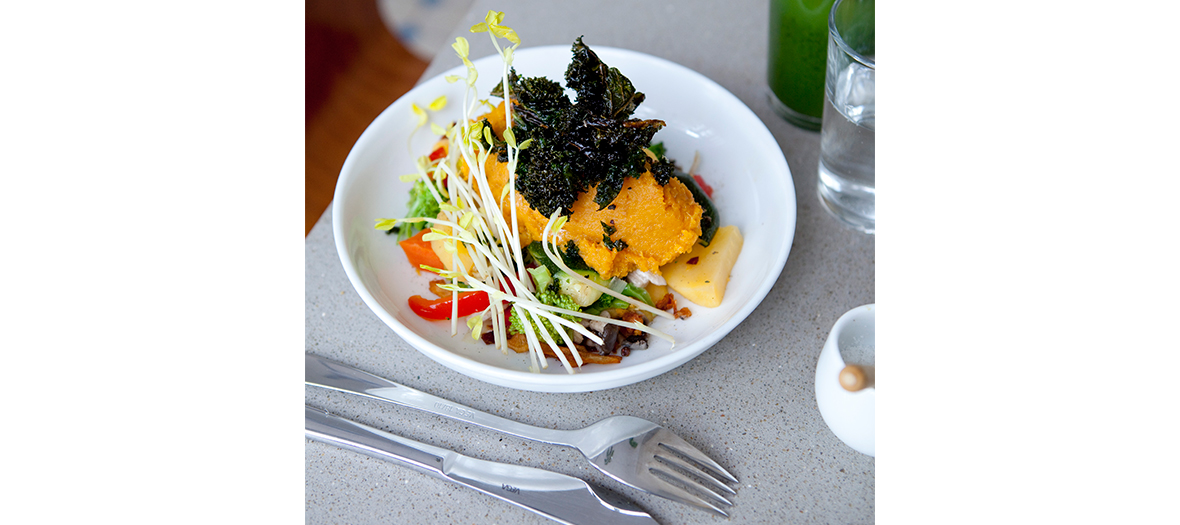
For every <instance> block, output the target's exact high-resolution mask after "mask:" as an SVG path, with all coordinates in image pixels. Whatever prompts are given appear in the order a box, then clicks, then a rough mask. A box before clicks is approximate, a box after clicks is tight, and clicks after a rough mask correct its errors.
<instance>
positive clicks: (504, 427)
mask: <svg viewBox="0 0 1180 525" xmlns="http://www.w3.org/2000/svg"><path fill="white" fill-rule="evenodd" d="M305 366H306V367H305V370H304V371H305V378H304V381H305V382H306V383H307V384H309V385H314V386H319V387H323V388H329V389H332V390H339V391H341V392H347V393H351V394H357V395H361V396H365V397H370V398H373V399H377V400H381V401H388V402H390V403H394V404H396V405H401V406H405V407H410V408H416V409H418V410H422V411H425V412H430V413H431V414H437V415H440V416H444V417H449V418H451V419H457V420H459V421H465V422H467V423H471V424H473V425H479V426H481V427H484V428H488V429H491V430H495V431H497V432H503V433H505V434H511V435H513V436H517V437H521V438H524V439H530V440H533V441H541V442H543V443H550V444H553V445H562V446H567V447H574V448H577V445H576V444H575V437H576V435H575V434H573V432H571V431H568V430H555V429H549V428H540V427H534V426H532V425H526V424H524V423H520V422H517V421H512V420H510V419H504V418H502V417H500V416H495V415H492V414H488V413H487V412H480V411H479V410H475V409H473V408H470V407H467V406H464V405H461V404H459V403H456V402H454V401H450V400H447V399H443V398H441V397H436V396H432V395H430V394H427V393H426V392H422V391H420V390H414V389H413V388H410V387H408V386H405V385H401V384H398V383H394V382H393V381H390V380H388V379H385V378H383V377H379V376H375V375H373V374H370V373H368V372H364V371H361V370H357V369H355V368H353V367H351V366H348V365H345V364H342V363H337V362H335V361H332V360H329V359H324V358H322V357H319V356H314V355H311V354H306V365H305Z"/></svg>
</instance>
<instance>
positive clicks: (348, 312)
mask: <svg viewBox="0 0 1180 525" xmlns="http://www.w3.org/2000/svg"><path fill="white" fill-rule="evenodd" d="M489 8H490V9H496V10H502V11H506V12H507V17H506V19H505V24H506V25H508V26H511V27H512V28H514V29H515V30H516V31H517V32H518V33H519V34H520V35H521V37H522V40H523V41H524V44H523V45H524V46H525V47H527V46H539V45H550V44H569V43H570V42H572V41H573V40H574V39H575V38H577V37H578V36H580V35H586V36H587V38H588V39H590V38H592V40H590V41H591V42H593V44H592V45H603V46H613V47H621V48H627V49H633V50H636V51H640V52H643V53H647V54H650V55H654V56H658V57H663V58H666V59H668V60H671V61H673V62H677V63H679V64H682V65H684V66H687V67H689V68H691V69H693V70H696V71H697V72H699V73H701V74H703V75H705V76H707V77H709V78H711V79H713V80H715V81H717V82H718V83H720V84H721V85H722V86H724V87H725V88H726V89H728V90H729V91H730V92H732V93H733V94H734V95H736V96H737V97H738V98H740V99H741V100H742V102H744V103H745V104H746V105H747V106H749V107H750V109H752V110H753V111H754V113H756V114H757V115H758V117H759V118H761V119H762V121H763V122H764V123H765V124H766V126H767V127H768V128H769V129H770V131H771V132H772V133H773V134H774V136H775V138H777V139H778V143H779V146H780V147H781V148H782V150H783V153H784V154H785V155H786V158H787V162H788V164H789V165H790V167H791V173H792V176H793V178H794V183H795V192H796V194H797V195H798V222H797V225H796V231H795V239H794V244H793V246H792V247H791V253H790V257H789V258H788V259H787V263H786V266H785V267H784V268H783V272H782V275H781V276H780V277H779V279H778V282H777V283H776V284H775V286H774V288H773V289H771V290H770V293H769V294H768V295H767V296H766V299H765V300H764V301H763V302H762V304H761V305H760V306H759V307H758V308H757V309H755V310H754V312H753V313H752V314H751V315H750V316H749V317H748V318H747V319H746V320H745V322H743V323H742V324H741V325H739V326H738V327H737V328H736V329H734V330H733V332H731V333H730V334H729V335H728V336H726V337H725V338H724V339H722V340H721V341H720V342H718V343H717V344H716V345H715V346H714V347H713V348H711V349H709V350H708V351H706V352H705V353H704V354H702V355H700V356H699V357H697V358H696V359H693V360H692V361H690V362H688V363H687V364H685V365H684V366H681V367H680V368H677V369H675V370H673V371H671V372H668V373H666V374H663V375H661V376H657V377H654V378H652V379H648V380H646V381H642V382H640V383H637V384H633V385H630V386H625V387H621V388H616V389H611V390H606V391H601V392H588V393H580V394H543V393H536V392H526V391H519V390H511V389H507V388H503V387H499V386H493V385H490V384H487V383H483V382H480V381H477V380H475V379H471V378H468V377H466V376H463V375H460V374H458V373H457V372H452V371H451V370H449V369H447V368H444V367H443V366H441V365H439V364H437V363H435V362H434V361H432V360H430V359H428V358H427V357H425V356H423V355H421V354H419V353H418V352H417V351H416V350H414V349H413V348H412V347H410V346H409V345H408V344H407V343H406V342H405V341H403V340H402V339H401V338H399V337H398V336H397V335H396V334H394V332H393V331H392V330H391V329H389V328H388V327H386V326H385V324H383V323H382V322H381V321H380V320H379V319H378V318H377V316H376V315H374V314H373V313H372V312H371V311H370V310H369V309H368V307H366V306H365V305H364V303H362V301H361V299H360V297H359V296H358V295H357V294H356V292H355V291H354V290H353V288H352V285H351V284H349V282H348V278H347V277H346V276H345V274H344V270H343V268H342V267H341V264H340V261H339V259H338V258H337V256H336V251H335V246H334V243H333V239H332V224H331V209H329V210H328V212H327V213H325V214H324V216H323V217H322V218H321V219H320V221H319V222H318V223H317V224H316V226H315V227H314V228H313V229H312V231H311V233H310V234H309V235H308V237H307V241H306V243H307V244H306V265H307V267H306V280H307V282H306V286H307V288H306V293H307V305H306V331H307V334H306V351H307V352H309V353H313V354H317V355H322V356H326V357H330V358H333V359H336V360H339V361H342V362H345V363H348V364H351V365H354V366H357V367H359V368H362V369H364V370H367V371H369V372H372V373H375V374H378V375H381V376H385V377H389V378H391V379H393V380H395V381H398V382H400V383H403V384H405V385H408V386H410V387H413V388H417V389H419V390H423V391H425V392H429V393H431V394H435V395H438V396H441V397H445V398H449V399H451V400H454V401H457V402H459V403H463V404H466V405H468V406H472V407H475V408H478V409H481V410H485V411H488V412H492V413H495V414H499V415H502V416H506V417H509V418H512V419H517V420H519V421H522V422H525V423H528V424H532V425H537V426H543V427H551V428H561V429H571V428H580V427H582V426H585V425H588V424H590V423H593V422H595V421H597V420H599V419H602V418H604V417H607V416H610V415H633V416H638V417H643V418H647V419H650V420H653V421H655V422H657V423H660V424H661V425H663V426H665V427H666V428H668V429H670V430H672V431H673V432H675V433H676V434H679V435H680V436H681V437H683V438H684V439H686V440H687V441H688V442H689V443H691V444H693V445H695V446H697V448H699V449H701V450H702V451H705V452H706V453H708V454H709V455H710V456H711V457H713V458H714V459H715V460H717V461H718V462H719V463H721V465H723V466H724V467H726V468H727V469H729V471H730V472H732V473H734V474H735V475H736V476H737V477H738V478H739V479H740V480H741V483H740V484H739V485H738V486H737V496H736V497H734V498H732V499H733V501H734V504H735V506H734V507H733V508H732V511H731V518H730V520H728V521H729V522H732V523H872V522H873V521H874V508H875V505H874V492H875V464H874V460H873V458H871V457H868V456H865V455H863V454H860V453H858V452H856V451H854V450H852V449H851V448H849V447H848V446H847V445H845V444H844V443H843V442H841V441H840V440H839V439H837V438H836V436H835V435H833V434H832V432H831V431H830V430H829V429H828V427H827V426H826V425H825V424H824V422H823V419H822V418H821V417H820V414H819V410H818V409H817V407H816V402H815V390H814V383H815V381H814V376H815V366H816V361H817V359H818V358H819V353H820V349H821V347H822V346H823V343H824V340H825V339H826V337H827V333H828V330H829V329H830V328H831V326H832V324H833V323H835V321H836V319H837V318H838V317H839V316H840V315H841V314H843V313H844V312H845V311H847V310H849V309H851V308H853V307H856V306H859V305H862V304H868V303H874V302H875V293H874V286H875V270H874V268H875V261H874V246H875V242H874V238H873V237H872V236H866V235H862V234H859V233H856V232H853V231H850V230H846V229H844V228H842V227H840V226H839V225H838V224H837V223H836V221H835V219H833V218H831V217H829V216H828V215H827V214H826V213H825V212H824V211H823V209H822V208H821V207H820V204H819V202H818V200H817V198H816V196H815V186H816V180H815V173H816V164H817V160H818V155H819V134H818V133H816V132H810V131H803V130H800V129H797V128H794V127H792V126H791V125H789V124H787V123H786V122H785V121H783V120H781V119H780V118H778V117H777V116H776V115H775V114H774V113H773V112H772V111H771V109H770V106H769V105H768V104H767V101H766V97H765V79H766V71H765V70H766V67H765V62H766V41H767V38H766V31H767V23H766V16H767V11H768V9H767V4H766V2H745V1H743V2H709V1H703V0H697V1H684V2H623V1H594V2H542V1H530V2H503V1H500V2H487V1H482V0H477V1H476V2H475V3H474V5H473V6H472V8H471V10H470V11H469V12H468V13H467V15H466V17H465V19H464V20H463V21H462V22H461V23H460V24H459V25H458V26H457V27H456V29H455V31H454V34H453V35H452V38H451V40H453V37H454V36H460V35H467V28H468V27H470V26H471V25H473V24H476V23H478V22H480V21H482V19H483V15H484V14H485V13H486V12H487V11H488V9H489ZM470 40H471V43H472V51H471V55H472V56H473V57H481V56H487V55H490V54H492V53H493V50H492V49H491V44H490V43H489V42H488V41H487V40H486V39H483V38H479V39H476V38H472V39H470ZM452 58H453V57H452V56H451V53H450V49H449V48H448V49H446V50H445V51H444V52H441V53H440V55H439V58H438V59H437V60H435V61H434V62H433V63H432V64H431V65H430V67H429V68H428V69H427V70H426V72H425V74H424V75H423V78H430V77H433V76H435V75H437V74H438V73H440V72H441V71H443V70H445V69H448V68H450V67H453V66H454V65H456V62H455V60H452ZM392 102H393V101H392V100H391V101H390V103H392ZM306 390H307V393H306V400H307V403H308V404H309V405H312V406H316V407H319V408H323V409H325V410H328V411H329V412H332V413H335V414H339V415H342V416H345V417H348V418H351V419H354V420H356V421H359V422H362V423H365V424H368V425H371V426H375V427H377V428H380V429H383V430H387V431H390V432H393V433H395V434H399V435H402V436H405V437H408V438H411V439H415V440H419V441H423V442H426V443H430V444H432V445H436V446H440V447H444V448H449V449H452V450H455V451H457V452H459V453H462V454H465V455H469V456H473V457H476V458H480V459H487V460H492V461H502V462H508V463H515V464H520V465H528V466H532V467H538V468H545V469H548V470H553V471H557V472H562V473H566V474H570V475H573V476H578V477H580V478H582V479H585V480H588V481H590V482H593V483H597V484H599V485H602V486H605V487H609V488H611V489H614V490H616V491H618V492H620V493H621V494H623V495H625V496H627V497H629V498H630V499H632V500H633V501H635V502H637V503H638V504H639V505H640V506H642V507H643V508H644V509H646V510H647V511H648V512H650V513H651V514H652V515H653V516H654V517H655V518H656V519H657V520H658V521H660V523H665V524H681V523H725V522H727V520H725V519H724V518H720V517H716V516H714V515H712V514H709V513H707V512H704V511H702V510H699V509H697V508H695V507H689V506H686V505H681V504H678V503H673V502H670V501H667V500H663V499H662V498H657V497H653V496H648V495H646V494H643V493H641V492H639V491H637V490H633V489H631V488H629V487H626V486H623V485H621V484H619V483H616V482H614V481H613V480H610V479H609V478H607V477H606V476H604V475H602V474H600V473H599V472H597V471H596V470H594V469H593V468H592V467H589V466H588V465H587V464H585V462H584V460H583V459H582V456H581V455H580V454H579V453H578V452H577V451H576V450H573V449H566V448H560V447H553V446H548V445H542V444H537V443H533V442H529V441H525V440H521V439H518V438H513V437H507V436H505V435H502V434H498V433H495V432H492V431H490V430H484V429H482V428H479V427H474V426H471V425H467V424H464V423H458V422H455V421H451V420H447V419H443V418H440V417H437V416H431V415H428V414H425V413H420V412H418V411H415V410H411V409H406V408H400V407H395V406H391V405H388V404H382V403H378V402H376V401H371V400H366V399H361V398H357V397H355V396H347V395H345V394H339V393H335V392H326V391H322V390H319V389H315V388H311V387H308V388H307V389H306ZM525 407H527V410H526V409H525ZM306 497H307V500H306V505H307V506H306V521H307V522H308V523H348V524H363V523H391V524H392V523H399V524H400V523H406V524H410V523H431V524H433V523H500V524H512V523H552V522H550V521H549V520H546V519H544V518H541V517H539V516H537V515H535V514H532V513H530V512H527V511H524V510H521V509H518V508H516V507H514V506H512V505H509V504H507V503H503V502H501V501H499V500H496V499H493V498H491V497H488V496H485V495H483V494H480V493H477V492H474V491H471V490H468V489H465V488H462V487H459V486H457V485H454V484H450V483H446V482H443V481H439V480H436V479H434V478H430V477H427V476H425V475H422V474H419V473H417V472H414V471H411V470H408V469H405V468H401V467H398V466H396V465H394V464H392V463H388V462H383V461H380V460H376V459H372V458H369V457H367V456H362V455H360V454H357V453H354V452H349V451H344V450H341V449H337V448H333V447H331V446H329V445H325V444H322V443H318V442H311V441H309V442H307V445H306Z"/></svg>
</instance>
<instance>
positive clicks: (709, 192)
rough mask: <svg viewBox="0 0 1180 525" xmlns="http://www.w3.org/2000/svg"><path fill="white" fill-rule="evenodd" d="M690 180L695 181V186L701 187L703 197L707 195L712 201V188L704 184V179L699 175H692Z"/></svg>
mask: <svg viewBox="0 0 1180 525" xmlns="http://www.w3.org/2000/svg"><path fill="white" fill-rule="evenodd" d="M692 178H694V179H696V181H697V185H698V186H700V187H701V190H702V191H704V192H705V195H708V196H709V198H710V199H712V198H713V187H712V186H710V185H708V184H705V179H704V178H703V177H701V176H700V175H693V176H692Z"/></svg>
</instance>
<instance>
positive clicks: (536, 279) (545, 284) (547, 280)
mask: <svg viewBox="0 0 1180 525" xmlns="http://www.w3.org/2000/svg"><path fill="white" fill-rule="evenodd" d="M528 272H529V274H530V275H532V276H533V283H535V284H536V285H537V291H541V290H547V289H549V285H550V284H552V283H553V274H551V273H549V267H547V266H538V267H536V268H529V270H528Z"/></svg>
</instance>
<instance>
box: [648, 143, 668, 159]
mask: <svg viewBox="0 0 1180 525" xmlns="http://www.w3.org/2000/svg"><path fill="white" fill-rule="evenodd" d="M647 150H648V151H650V152H652V153H653V154H655V156H656V158H657V159H658V158H660V157H663V156H664V155H666V154H667V153H668V150H667V148H665V147H664V143H663V142H656V143H654V144H652V145H651V146H648V147H647Z"/></svg>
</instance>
